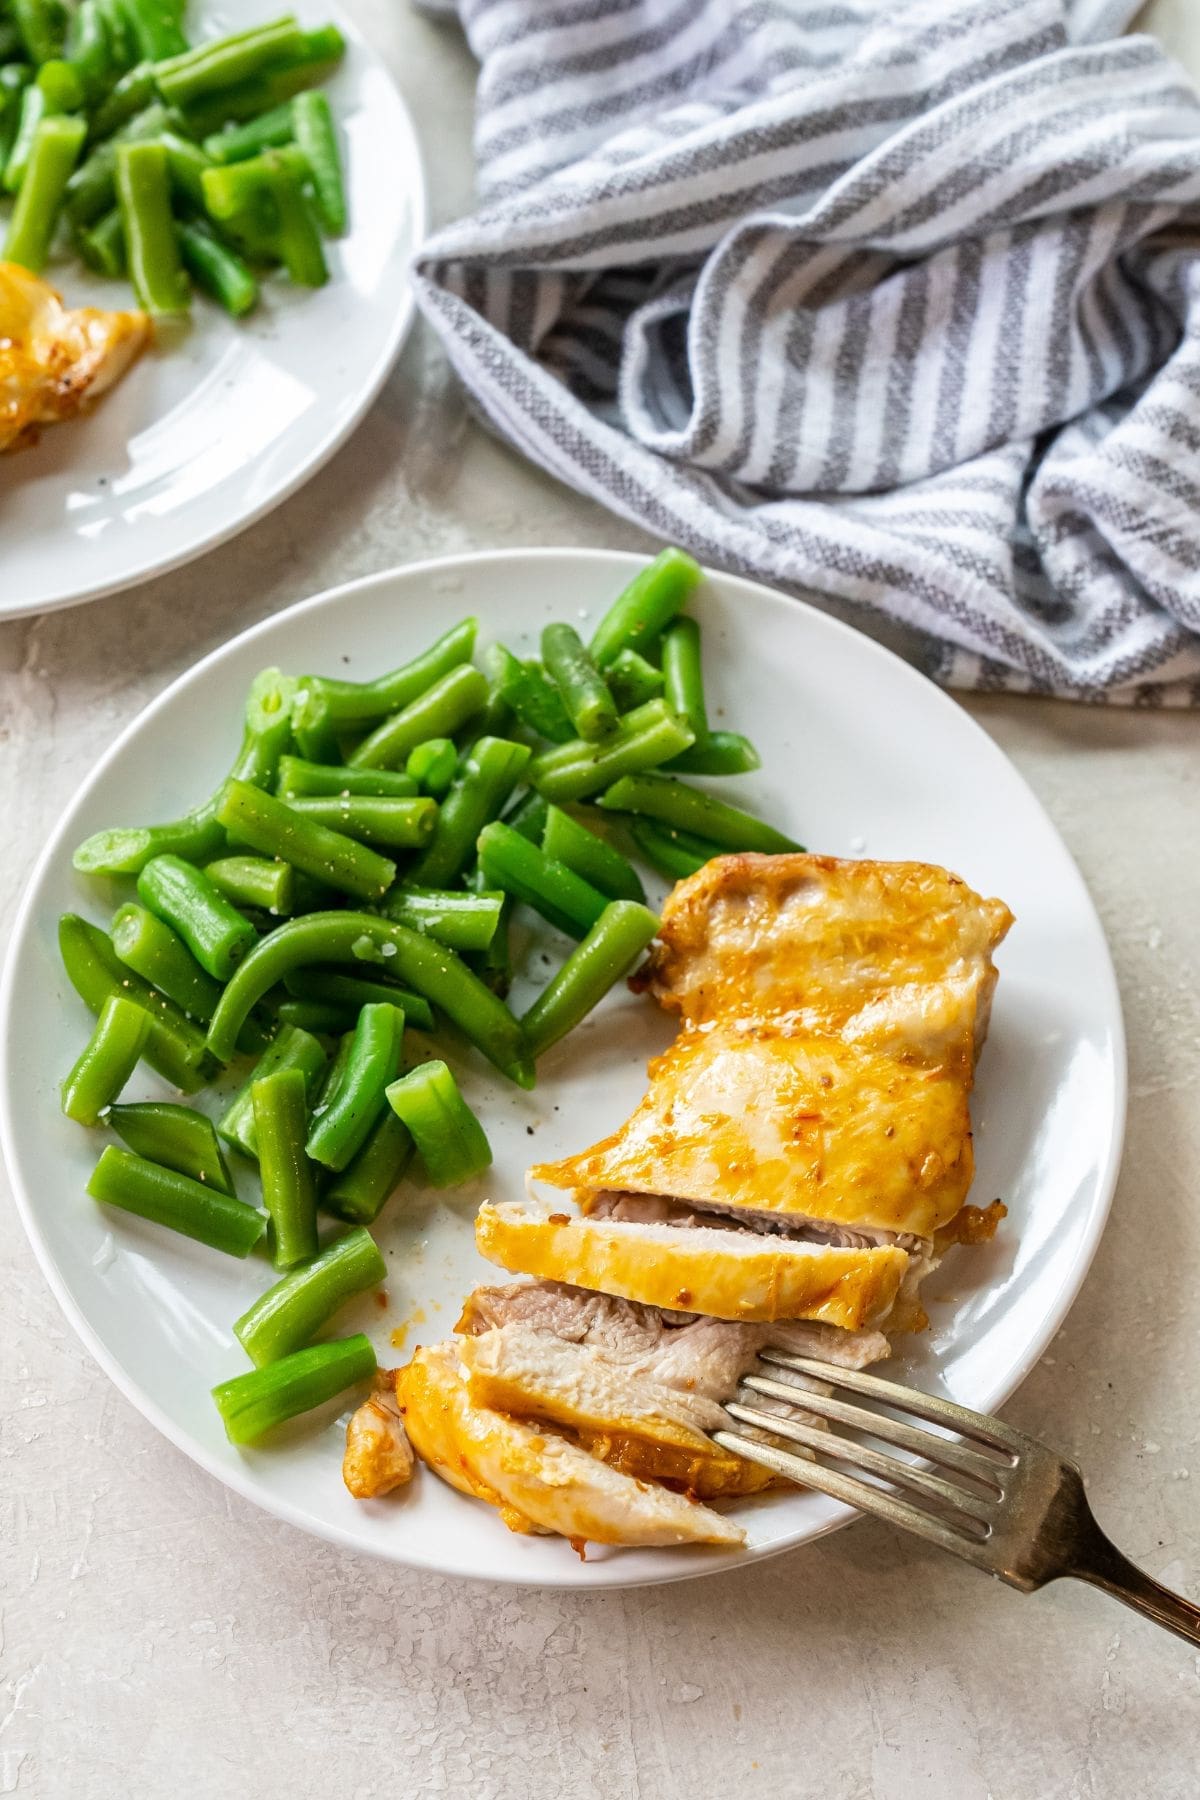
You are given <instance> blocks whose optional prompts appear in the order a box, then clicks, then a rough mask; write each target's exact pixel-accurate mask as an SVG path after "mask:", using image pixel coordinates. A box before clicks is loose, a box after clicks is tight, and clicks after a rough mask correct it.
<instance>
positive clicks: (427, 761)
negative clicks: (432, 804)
mask: <svg viewBox="0 0 1200 1800" xmlns="http://www.w3.org/2000/svg"><path fill="white" fill-rule="evenodd" d="M457 768H458V751H457V749H456V748H455V745H454V740H453V739H452V738H444V737H439V738H426V739H425V742H424V743H423V744H418V745H417V746H416V747H415V749H413V750H410V751H409V753H408V760H407V762H406V763H405V765H404V769H405V773H406V775H407V776H408V778H409V779H410V780H411V781H415V782H416V784H417V786H418V787H419V788H420V790H421V792H422V793H423V794H432V795H433V798H434V799H435V800H442V799H444V798H445V795H446V792H447V790H448V788H449V786H450V783H451V782H452V781H453V780H454V772H455V770H456V769H457ZM379 773H381V774H382V773H383V771H382V770H380V771H379Z"/></svg>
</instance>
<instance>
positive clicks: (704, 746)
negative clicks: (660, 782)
mask: <svg viewBox="0 0 1200 1800" xmlns="http://www.w3.org/2000/svg"><path fill="white" fill-rule="evenodd" d="M663 766H664V767H665V768H666V769H668V770H670V772H671V774H673V775H676V774H678V775H752V774H753V773H754V771H755V769H761V768H762V757H761V756H760V755H759V754H758V751H757V750H756V749H755V748H754V745H753V744H752V743H751V742H750V739H749V738H747V737H743V736H742V734H741V732H740V731H710V732H709V734H708V736H707V737H706V738H705V740H704V742H703V743H699V742H697V743H695V744H693V745H692V747H691V749H690V750H685V751H684V752H683V754H682V756H673V757H672V758H671V760H670V762H669V763H665V764H664V765H663Z"/></svg>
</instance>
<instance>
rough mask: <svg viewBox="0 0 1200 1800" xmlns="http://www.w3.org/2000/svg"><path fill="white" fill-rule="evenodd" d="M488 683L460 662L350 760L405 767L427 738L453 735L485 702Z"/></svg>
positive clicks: (387, 722) (368, 765)
mask: <svg viewBox="0 0 1200 1800" xmlns="http://www.w3.org/2000/svg"><path fill="white" fill-rule="evenodd" d="M487 697H488V684H487V681H486V680H485V678H484V677H483V676H482V675H481V674H480V673H479V670H478V669H476V668H473V667H472V666H471V664H470V663H459V664H458V665H457V666H456V667H455V668H452V669H449V670H448V671H447V672H446V674H445V675H443V676H442V677H441V678H440V680H438V681H435V682H434V684H433V686H432V687H430V688H427V689H426V690H425V692H424V693H423V694H420V695H418V697H417V698H416V699H415V700H413V701H410V703H409V704H408V705H407V706H406V707H404V708H403V709H402V710H401V711H400V712H398V713H396V714H395V715H394V717H392V718H390V719H385V720H384V721H383V723H382V725H378V726H376V728H375V730H374V731H373V732H371V734H370V736H369V737H366V738H364V739H363V741H362V743H361V744H359V745H358V747H357V749H355V750H354V751H353V752H352V754H351V756H350V758H349V761H350V763H351V764H352V766H353V767H354V768H356V769H402V768H403V767H404V764H405V762H406V761H407V759H408V753H409V751H410V750H414V749H415V748H416V746H417V745H418V744H421V743H424V741H425V739H426V738H431V737H452V736H453V734H454V733H455V732H456V731H457V730H458V729H459V727H460V726H461V725H465V724H466V722H467V720H468V719H469V718H470V717H471V715H472V714H473V713H477V712H478V711H479V709H480V707H482V706H484V705H486V703H487Z"/></svg>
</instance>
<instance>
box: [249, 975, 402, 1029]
mask: <svg viewBox="0 0 1200 1800" xmlns="http://www.w3.org/2000/svg"><path fill="white" fill-rule="evenodd" d="M283 985H284V987H285V988H286V989H287V991H288V993H289V994H292V995H293V996H294V997H295V998H296V999H297V1000H314V1001H318V1002H321V1003H322V1004H324V1005H328V1006H337V1007H340V1008H341V1010H342V1011H343V1012H351V1013H353V1014H354V1015H355V1017H357V1015H358V1012H359V1009H360V1008H361V1007H364V1006H370V1005H371V1004H372V1003H373V1002H383V1003H386V1004H387V1005H389V1006H398V1007H399V1008H400V1010H401V1011H402V1012H403V1014H404V1020H405V1024H407V1025H411V1026H412V1028H413V1030H414V1031H432V1030H433V1009H432V1008H431V1007H430V1004H429V1002H428V1000H425V999H423V998H422V996H421V995H420V994H414V993H413V992H412V991H411V989H409V988H403V987H393V986H392V984H391V983H390V982H386V981H382V980H371V979H369V978H368V977H366V976H364V975H346V974H344V973H343V972H342V970H341V969H307V968H305V969H293V970H292V972H291V973H290V974H289V975H285V976H284V980H283Z"/></svg>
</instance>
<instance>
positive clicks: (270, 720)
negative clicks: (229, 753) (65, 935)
mask: <svg viewBox="0 0 1200 1800" xmlns="http://www.w3.org/2000/svg"><path fill="white" fill-rule="evenodd" d="M294 688H295V682H294V681H293V680H292V678H291V677H290V676H289V675H283V674H281V673H280V671H279V670H278V669H264V670H263V671H262V673H261V674H260V675H258V676H256V677H255V679H254V681H253V682H252V683H251V686H250V692H249V695H248V696H247V699H246V720H245V727H244V729H243V734H242V747H241V749H240V750H239V752H238V755H237V759H236V761H235V762H234V765H233V768H232V769H231V770H230V772H229V773H230V779H231V780H234V781H248V782H252V783H253V784H254V786H255V787H263V788H265V787H269V786H270V785H271V784H272V782H273V781H274V780H275V772H276V770H277V769H278V767H279V762H280V758H281V756H282V754H283V751H284V750H285V749H286V748H287V745H288V742H289V740H290V738H291V735H292V725H291V710H290V709H291V701H292V692H293V690H294ZM223 792H224V786H223V785H222V786H221V787H219V788H218V789H217V791H216V793H215V794H212V795H211V796H210V797H209V799H207V800H206V801H205V802H204V804H203V805H202V806H198V807H196V808H195V810H194V811H192V812H190V813H186V814H185V815H184V816H183V818H181V819H176V820H174V821H173V822H172V823H171V824H169V825H140V826H132V827H120V826H118V827H117V828H115V829H111V830H108V831H98V832H96V833H94V835H93V836H92V837H90V838H88V839H86V840H85V842H84V843H82V844H80V846H79V848H78V849H77V850H76V852H75V855H74V857H73V858H72V862H73V864H74V867H75V868H76V869H78V871H79V872H80V874H81V875H137V874H138V873H140V871H141V870H142V869H144V868H145V866H146V864H147V863H148V862H149V861H150V858H151V857H152V856H162V855H174V856H182V857H183V858H184V860H185V861H186V862H194V863H207V862H211V861H212V859H213V858H214V857H216V856H220V855H221V854H222V852H223V851H224V850H225V849H226V848H227V844H226V839H225V832H224V829H223V827H222V825H221V823H220V821H219V820H218V818H217V803H218V801H219V800H220V799H221V796H222V794H223Z"/></svg>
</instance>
